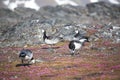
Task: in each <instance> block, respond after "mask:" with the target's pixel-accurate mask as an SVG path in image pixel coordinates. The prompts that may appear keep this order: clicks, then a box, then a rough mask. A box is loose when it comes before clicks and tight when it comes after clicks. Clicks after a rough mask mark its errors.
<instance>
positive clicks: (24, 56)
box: [19, 49, 35, 64]
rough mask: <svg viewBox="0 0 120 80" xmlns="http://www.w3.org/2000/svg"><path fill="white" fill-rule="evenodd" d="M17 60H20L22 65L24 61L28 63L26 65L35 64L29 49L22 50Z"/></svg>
mask: <svg viewBox="0 0 120 80" xmlns="http://www.w3.org/2000/svg"><path fill="white" fill-rule="evenodd" d="M19 58H20V59H21V61H22V64H23V63H24V61H28V63H35V60H34V58H33V53H32V51H31V50H29V49H22V50H21V51H20V53H19Z"/></svg>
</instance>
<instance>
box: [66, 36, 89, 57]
mask: <svg viewBox="0 0 120 80" xmlns="http://www.w3.org/2000/svg"><path fill="white" fill-rule="evenodd" d="M84 42H89V41H88V37H83V38H81V39H80V40H72V41H70V43H69V45H68V47H69V49H70V51H71V55H74V54H75V51H76V50H79V49H81V47H82V46H83V45H84Z"/></svg>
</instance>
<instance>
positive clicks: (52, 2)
mask: <svg viewBox="0 0 120 80" xmlns="http://www.w3.org/2000/svg"><path fill="white" fill-rule="evenodd" d="M99 1H105V2H109V3H112V4H118V5H119V4H120V0H0V8H9V9H11V10H14V9H15V8H16V7H26V8H32V9H36V10H39V9H40V7H43V6H56V5H65V4H69V5H73V6H85V5H86V4H88V3H93V2H99Z"/></svg>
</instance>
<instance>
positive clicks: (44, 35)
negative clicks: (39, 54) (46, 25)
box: [43, 31, 48, 40]
mask: <svg viewBox="0 0 120 80" xmlns="http://www.w3.org/2000/svg"><path fill="white" fill-rule="evenodd" d="M46 38H48V37H47V35H46V31H44V34H43V39H44V40H45V39H46Z"/></svg>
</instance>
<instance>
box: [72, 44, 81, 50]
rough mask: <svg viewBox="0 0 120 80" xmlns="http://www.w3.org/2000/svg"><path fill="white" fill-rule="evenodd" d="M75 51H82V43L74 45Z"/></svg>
mask: <svg viewBox="0 0 120 80" xmlns="http://www.w3.org/2000/svg"><path fill="white" fill-rule="evenodd" d="M74 45H75V49H80V48H81V47H82V44H80V43H74Z"/></svg>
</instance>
